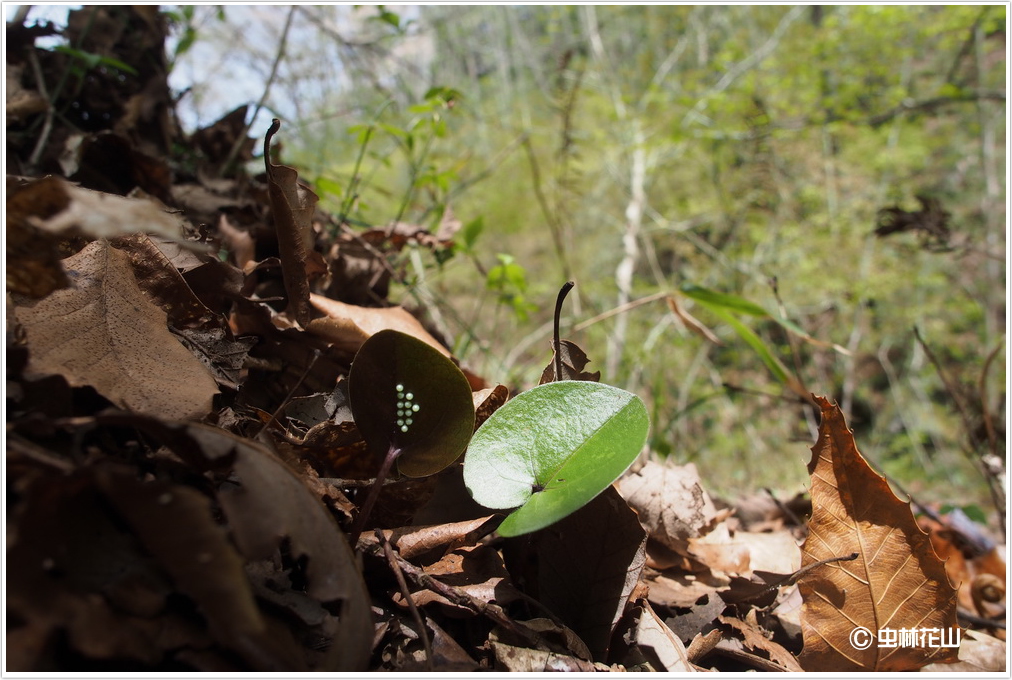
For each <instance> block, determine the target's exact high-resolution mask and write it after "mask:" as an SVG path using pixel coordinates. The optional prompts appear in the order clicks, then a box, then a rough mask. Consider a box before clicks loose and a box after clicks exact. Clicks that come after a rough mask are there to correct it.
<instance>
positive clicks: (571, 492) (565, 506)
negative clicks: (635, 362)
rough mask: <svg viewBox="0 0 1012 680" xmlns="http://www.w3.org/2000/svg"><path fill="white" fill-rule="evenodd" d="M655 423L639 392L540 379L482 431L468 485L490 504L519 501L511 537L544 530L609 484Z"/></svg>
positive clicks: (508, 529)
mask: <svg viewBox="0 0 1012 680" xmlns="http://www.w3.org/2000/svg"><path fill="white" fill-rule="evenodd" d="M649 429H650V420H649V418H648V416H647V409H646V406H644V405H643V402H642V401H641V400H640V398H639V397H637V396H636V395H635V394H631V393H629V392H626V391H625V390H620V389H618V388H617V387H611V386H610V385H602V384H600V383H592V382H583V381H573V380H567V381H563V382H554V383H547V384H545V385H540V386H538V387H535V388H533V389H531V390H528V391H527V392H524V393H523V394H520V395H519V396H517V397H515V398H514V399H512V400H511V401H508V402H506V405H505V406H503V407H501V408H500V409H499V410H498V411H496V412H495V413H493V414H492V416H491V417H489V419H488V420H486V421H485V423H484V424H482V426H481V427H480V428H479V429H478V431H477V432H476V433H475V434H474V437H473V438H472V439H471V443H470V445H469V446H468V447H467V455H466V457H465V458H464V484H465V486H467V490H468V491H469V492H470V493H471V496H472V497H473V498H474V500H475V501H476V502H478V503H480V504H481V505H484V506H485V507H487V508H495V509H505V508H517V510H515V511H514V512H513V513H512V514H511V515H510V516H509V517H507V518H506V519H505V520H504V521H503V523H502V524H501V525H499V533H500V534H502V535H503V536H518V535H520V534H526V533H529V532H531V531H537V530H538V529H541V528H543V527H546V526H548V525H550V524H552V523H554V522H557V521H558V520H560V519H562V518H563V517H565V516H566V515H568V514H570V513H572V512H574V511H576V510H578V509H579V508H581V507H582V506H583V505H585V504H586V503H588V502H589V501H590V500H592V499H593V498H594V497H595V496H597V495H598V494H599V493H601V492H602V491H604V490H605V489H606V488H608V485H609V484H611V483H612V482H614V481H615V480H616V479H617V478H618V476H619V475H621V474H622V473H623V472H625V470H626V468H628V467H629V465H630V464H632V462H633V460H635V458H636V456H637V455H638V454H639V452H640V450H641V449H642V448H643V444H644V442H646V439H647V431H648V430H649ZM517 506H519V507H517Z"/></svg>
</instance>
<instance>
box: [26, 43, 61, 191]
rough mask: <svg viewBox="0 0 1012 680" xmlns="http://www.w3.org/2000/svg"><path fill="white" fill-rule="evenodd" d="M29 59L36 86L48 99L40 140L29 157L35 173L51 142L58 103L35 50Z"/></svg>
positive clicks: (30, 165) (29, 165)
mask: <svg viewBox="0 0 1012 680" xmlns="http://www.w3.org/2000/svg"><path fill="white" fill-rule="evenodd" d="M28 61H29V62H30V63H31V65H32V73H34V74H35V86H36V87H37V88H38V89H39V94H41V95H42V98H43V99H45V100H46V117H45V120H44V122H43V124H42V131H41V132H40V133H39V139H38V141H36V142H35V148H34V149H32V155H31V156H29V157H28V167H29V168H31V169H32V172H33V173H34V172H35V169H36V168H37V166H38V164H39V159H40V158H42V152H43V151H45V149H46V144H47V143H48V142H49V135H50V133H52V131H53V115H54V114H55V113H56V104H55V103H54V102H53V100H52V99H50V98H49V93H48V92H46V80H45V76H44V75H43V74H42V66H41V65H40V64H39V57H38V54H37V53H36V51H35V50H29V52H28Z"/></svg>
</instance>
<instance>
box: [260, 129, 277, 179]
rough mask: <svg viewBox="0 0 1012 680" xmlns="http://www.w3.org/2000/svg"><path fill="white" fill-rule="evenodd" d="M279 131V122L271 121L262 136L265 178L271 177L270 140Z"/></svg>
mask: <svg viewBox="0 0 1012 680" xmlns="http://www.w3.org/2000/svg"><path fill="white" fill-rule="evenodd" d="M280 129H281V121H280V120H278V119H277V118H272V119H271V126H270V127H269V128H268V129H267V134H266V135H264V166H266V168H267V176H268V177H270V176H271V139H273V138H274V135H275V133H277V131H278V130H280Z"/></svg>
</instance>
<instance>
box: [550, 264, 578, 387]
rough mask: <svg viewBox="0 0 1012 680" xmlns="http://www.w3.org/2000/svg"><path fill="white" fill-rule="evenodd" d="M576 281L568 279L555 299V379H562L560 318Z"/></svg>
mask: <svg viewBox="0 0 1012 680" xmlns="http://www.w3.org/2000/svg"><path fill="white" fill-rule="evenodd" d="M575 285H576V282H575V281H566V283H564V284H563V286H562V288H560V289H559V297H558V298H556V300H555V334H554V335H553V336H552V351H553V353H554V354H555V379H556V380H562V343H561V342H560V341H559V319H560V318H561V316H562V303H563V302H565V300H566V296H567V295H569V291H571V290H573V286H575Z"/></svg>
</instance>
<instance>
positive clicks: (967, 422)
mask: <svg viewBox="0 0 1012 680" xmlns="http://www.w3.org/2000/svg"><path fill="white" fill-rule="evenodd" d="M914 337H915V338H917V342H918V343H920V345H921V348H922V349H923V350H924V353H925V354H926V355H927V356H928V361H930V362H931V365H932V366H934V367H935V370H936V371H937V372H938V377H939V378H941V379H942V384H944V385H945V389H946V391H947V392H948V393H949V396H950V397H952V401H953V402H955V404H956V410H957V411H959V417H960V418H961V419H962V420H963V427H964V428H965V429H966V433H967V435H968V436H969V434H970V433H971V432H973V423H972V421H971V419H970V414H969V413H968V412H967V410H966V406H964V404H963V400H962V399H960V398H959V392H957V391H956V386H955V385H954V384H953V383H952V381H950V380H949V376H948V375H946V373H945V371H944V370H943V369H942V364H941V362H939V361H938V357H936V356H935V353H934V352H932V351H931V347H929V346H928V343H927V342H925V341H924V338H923V337H921V331H920V329H919V328H918V327H917V326H914Z"/></svg>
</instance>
